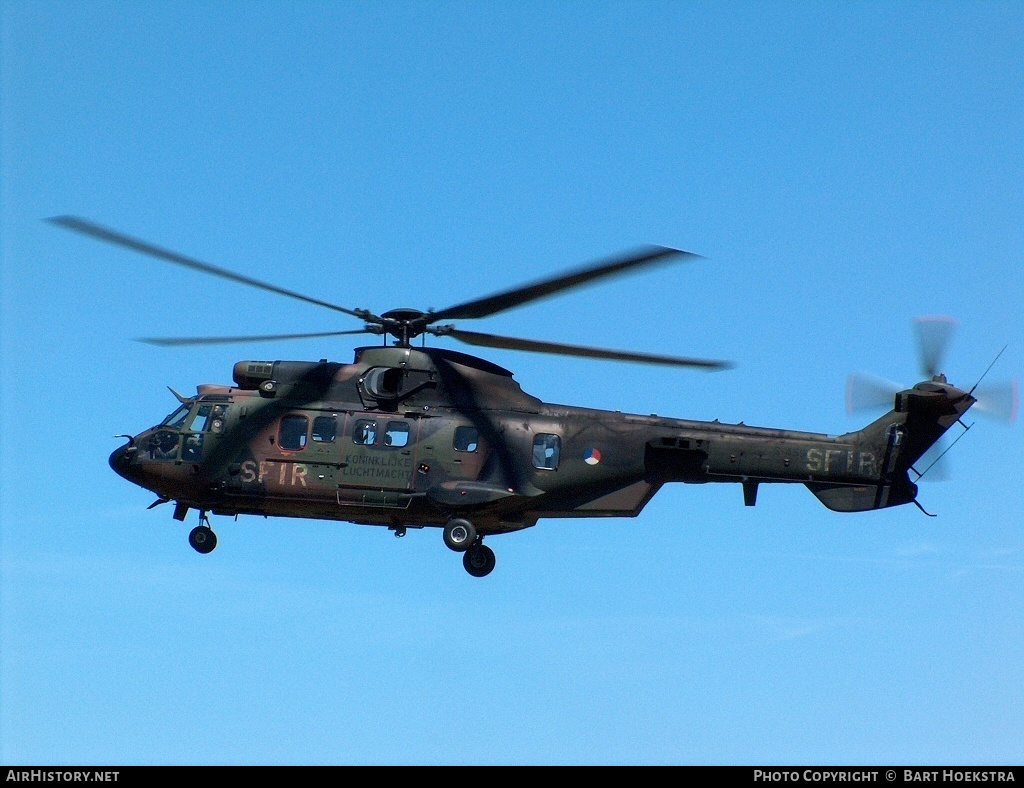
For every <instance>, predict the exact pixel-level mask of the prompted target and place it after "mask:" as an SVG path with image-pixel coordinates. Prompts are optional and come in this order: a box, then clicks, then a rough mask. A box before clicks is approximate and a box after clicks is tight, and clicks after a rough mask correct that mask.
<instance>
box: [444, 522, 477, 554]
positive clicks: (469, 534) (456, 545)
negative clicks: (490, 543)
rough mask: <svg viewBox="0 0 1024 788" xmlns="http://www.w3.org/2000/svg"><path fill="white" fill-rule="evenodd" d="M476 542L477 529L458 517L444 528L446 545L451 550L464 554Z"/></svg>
mask: <svg viewBox="0 0 1024 788" xmlns="http://www.w3.org/2000/svg"><path fill="white" fill-rule="evenodd" d="M475 541H476V528H475V527H474V526H473V523H471V522H470V521H469V520H463V519H462V518H461V517H456V518H455V519H453V520H449V521H448V524H447V525H445V527H444V544H445V546H446V547H447V548H448V549H449V550H454V551H455V552H456V553H464V552H465V551H466V550H468V549H469V548H470V547H471V546H472V545H473V543H474V542H475Z"/></svg>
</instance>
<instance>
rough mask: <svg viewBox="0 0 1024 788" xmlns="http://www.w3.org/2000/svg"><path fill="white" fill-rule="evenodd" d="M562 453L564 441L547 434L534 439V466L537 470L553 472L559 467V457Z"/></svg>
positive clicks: (543, 433)
mask: <svg viewBox="0 0 1024 788" xmlns="http://www.w3.org/2000/svg"><path fill="white" fill-rule="evenodd" d="M561 453H562V439H561V438H559V437H558V436H557V435H551V434H549V433H546V432H541V433H538V435H537V436H536V437H535V438H534V439H533V465H534V467H535V468H542V469H544V470H549V471H553V470H554V469H555V468H557V467H558V455H559V454H561Z"/></svg>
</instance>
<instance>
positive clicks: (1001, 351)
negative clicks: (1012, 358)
mask: <svg viewBox="0 0 1024 788" xmlns="http://www.w3.org/2000/svg"><path fill="white" fill-rule="evenodd" d="M1006 348H1007V345H1003V349H1002V350H1000V351H999V352H998V353H996V357H995V358H994V359H992V363H991V364H989V365H988V367H987V368H986V370H985V371H984V372H982V373H981V377H980V378H978V382H977V383H975V384H974V385H973V386H971V390H970V391H968V392H967V393H968V394H969V395H970V394H973V393H974V390H975V389H976V388H978V385H979V384H980V383H981V381H982V380H984V379H985V376H986V375H987V374H988V373H989V370H991V369H992V367H994V366H995V365H996V362H997V361H998V360H999V357H1000V356H1001V355H1003V353H1004V352H1005V351H1006Z"/></svg>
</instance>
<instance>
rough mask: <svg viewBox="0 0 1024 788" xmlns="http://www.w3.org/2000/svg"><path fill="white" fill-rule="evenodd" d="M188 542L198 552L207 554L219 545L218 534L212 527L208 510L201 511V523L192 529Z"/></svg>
mask: <svg viewBox="0 0 1024 788" xmlns="http://www.w3.org/2000/svg"><path fill="white" fill-rule="evenodd" d="M188 543H189V544H190V545H192V549H193V550H195V551H196V552H197V553H201V554H203V555H206V554H207V553H210V552H212V551H213V548H215V547H216V546H217V534H215V533H214V532H213V529H212V528H211V527H210V519H209V518H208V517H207V516H206V512H200V513H199V525H197V526H196V527H195V528H193V529H192V531H191V533H189V535H188Z"/></svg>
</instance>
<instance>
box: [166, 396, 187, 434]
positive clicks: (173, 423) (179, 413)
mask: <svg viewBox="0 0 1024 788" xmlns="http://www.w3.org/2000/svg"><path fill="white" fill-rule="evenodd" d="M191 409H192V403H191V402H186V403H185V404H183V405H181V406H180V407H179V408H178V409H177V410H176V411H174V413H172V414H171V415H170V416H168V417H167V418H166V419H164V420H163V421H161V422H160V426H161V427H170V428H171V429H179V428H180V427H181V425H182V424H184V423H185V419H186V418H188V414H189V411H190V410H191Z"/></svg>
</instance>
